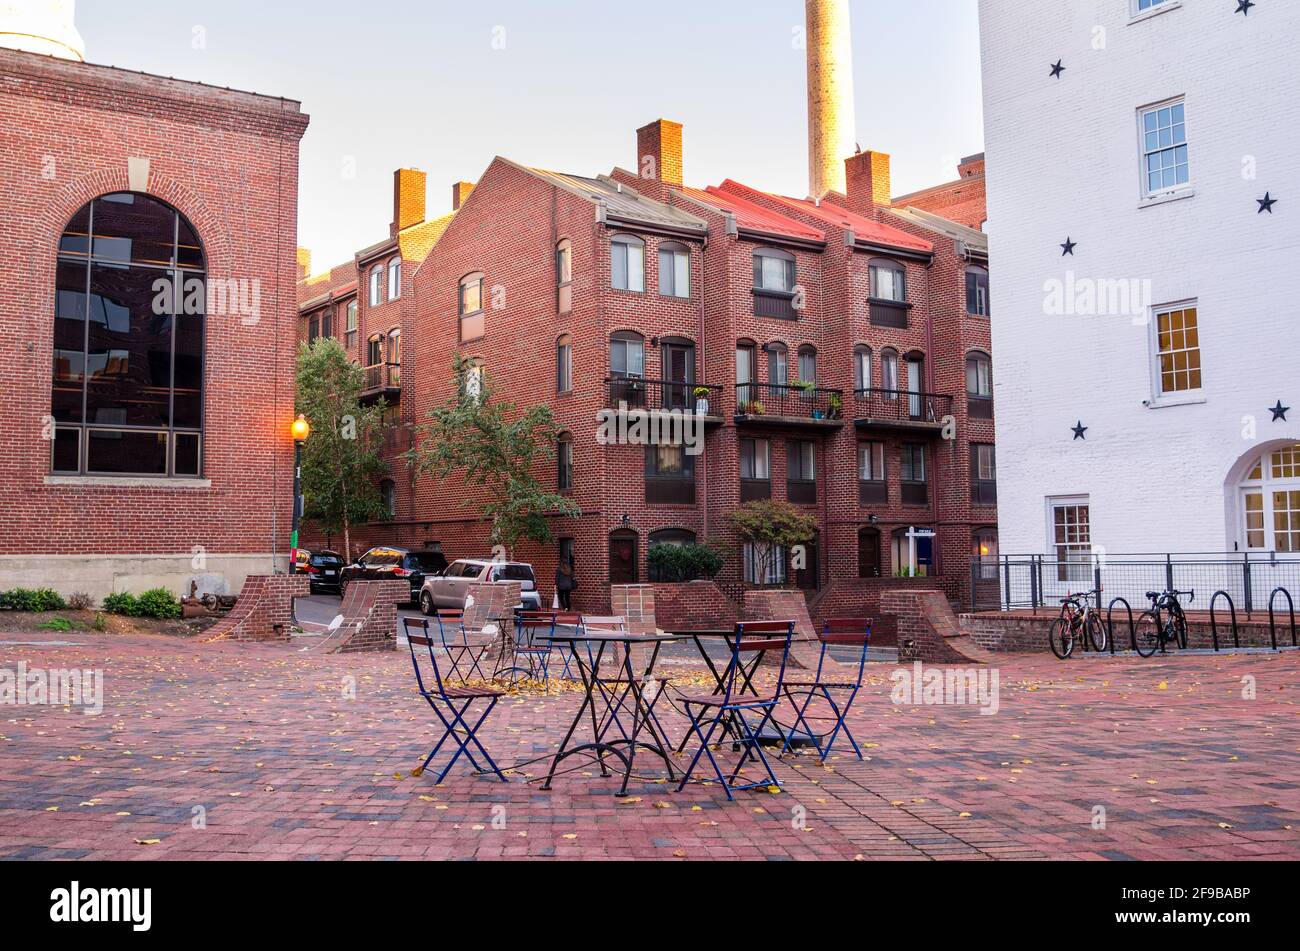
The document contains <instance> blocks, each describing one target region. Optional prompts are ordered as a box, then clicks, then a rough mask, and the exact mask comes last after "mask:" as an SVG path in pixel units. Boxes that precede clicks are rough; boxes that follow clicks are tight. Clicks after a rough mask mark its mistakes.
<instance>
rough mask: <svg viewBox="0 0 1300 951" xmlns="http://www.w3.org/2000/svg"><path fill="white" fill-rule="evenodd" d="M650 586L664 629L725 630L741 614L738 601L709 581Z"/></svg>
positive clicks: (661, 625)
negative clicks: (652, 587)
mask: <svg viewBox="0 0 1300 951" xmlns="http://www.w3.org/2000/svg"><path fill="white" fill-rule="evenodd" d="M653 590H654V599H655V605H656V609H657V617H658V621H659V626H660V627H661V628H663V629H664V630H665V631H716V630H726V629H727V628H734V627H735V626H736V622H737V621H739V620H740V618H741V614H742V611H741V608H740V605H739V604H738V603H736V602H735V601H733V600H732V599H731V598H730V597H728V596H727V594H726V592H724V591H723V590H722V588H720V587H719V586H718V585H717V584H715V583H714V582H712V581H691V582H688V583H686V584H657V585H655V586H654V589H653ZM614 613H615V614H618V613H619V612H617V611H615V612H614Z"/></svg>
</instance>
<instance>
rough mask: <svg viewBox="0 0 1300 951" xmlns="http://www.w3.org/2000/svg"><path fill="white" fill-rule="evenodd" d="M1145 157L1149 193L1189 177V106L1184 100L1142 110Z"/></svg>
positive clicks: (1165, 188)
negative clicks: (1186, 106) (1187, 120)
mask: <svg viewBox="0 0 1300 951" xmlns="http://www.w3.org/2000/svg"><path fill="white" fill-rule="evenodd" d="M1142 161H1143V170H1144V172H1145V174H1146V189H1147V194H1148V195H1156V194H1159V193H1160V192H1165V191H1169V190H1171V189H1174V188H1177V187H1179V186H1180V185H1186V184H1187V183H1188V181H1190V178H1191V176H1190V173H1189V171H1188V161H1187V122H1186V110H1185V107H1184V105H1183V103H1182V102H1181V101H1180V102H1174V103H1169V104H1167V105H1163V106H1154V107H1152V108H1150V109H1144V110H1142Z"/></svg>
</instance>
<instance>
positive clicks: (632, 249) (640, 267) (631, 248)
mask: <svg viewBox="0 0 1300 951" xmlns="http://www.w3.org/2000/svg"><path fill="white" fill-rule="evenodd" d="M609 264H610V284H611V286H612V287H613V288H614V289H615V290H619V291H635V292H636V293H638V294H639V293H642V292H643V291H644V290H645V242H644V241H642V240H641V239H640V238H637V237H634V236H633V235H630V234H616V235H614V237H613V238H611V239H610V243H609Z"/></svg>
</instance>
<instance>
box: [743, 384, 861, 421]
mask: <svg viewBox="0 0 1300 951" xmlns="http://www.w3.org/2000/svg"><path fill="white" fill-rule="evenodd" d="M736 415H737V416H744V417H748V418H751V419H757V418H762V417H779V418H783V419H809V420H816V421H819V422H834V421H837V420H841V419H843V418H844V391H843V390H824V389H818V388H816V387H812V388H806V387H801V386H790V385H784V386H783V385H776V384H772V383H740V384H738V385H737V386H736Z"/></svg>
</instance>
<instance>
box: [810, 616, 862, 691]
mask: <svg viewBox="0 0 1300 951" xmlns="http://www.w3.org/2000/svg"><path fill="white" fill-rule="evenodd" d="M875 623H876V622H875V621H874V620H872V619H871V618H831V619H830V620H828V621H827V622H826V624H825V627H824V628H823V629H822V632H821V633H820V634H818V635H817V637H818V639H819V640H820V641H821V642H822V654H821V659H820V660H819V661H818V662H817V680H818V682H821V679H822V670H823V669H824V668H825V667H826V657H827V653H828V651H829V650H830V648H831V646H832V645H843V646H846V647H861V648H862V653H861V654H860V655H859V656H858V681H857V684H858V687H859V688H861V686H862V679H863V677H864V676H865V674H866V672H867V651H868V650H869V649H870V647H871V631H872V629H873V628H874V626H875Z"/></svg>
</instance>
